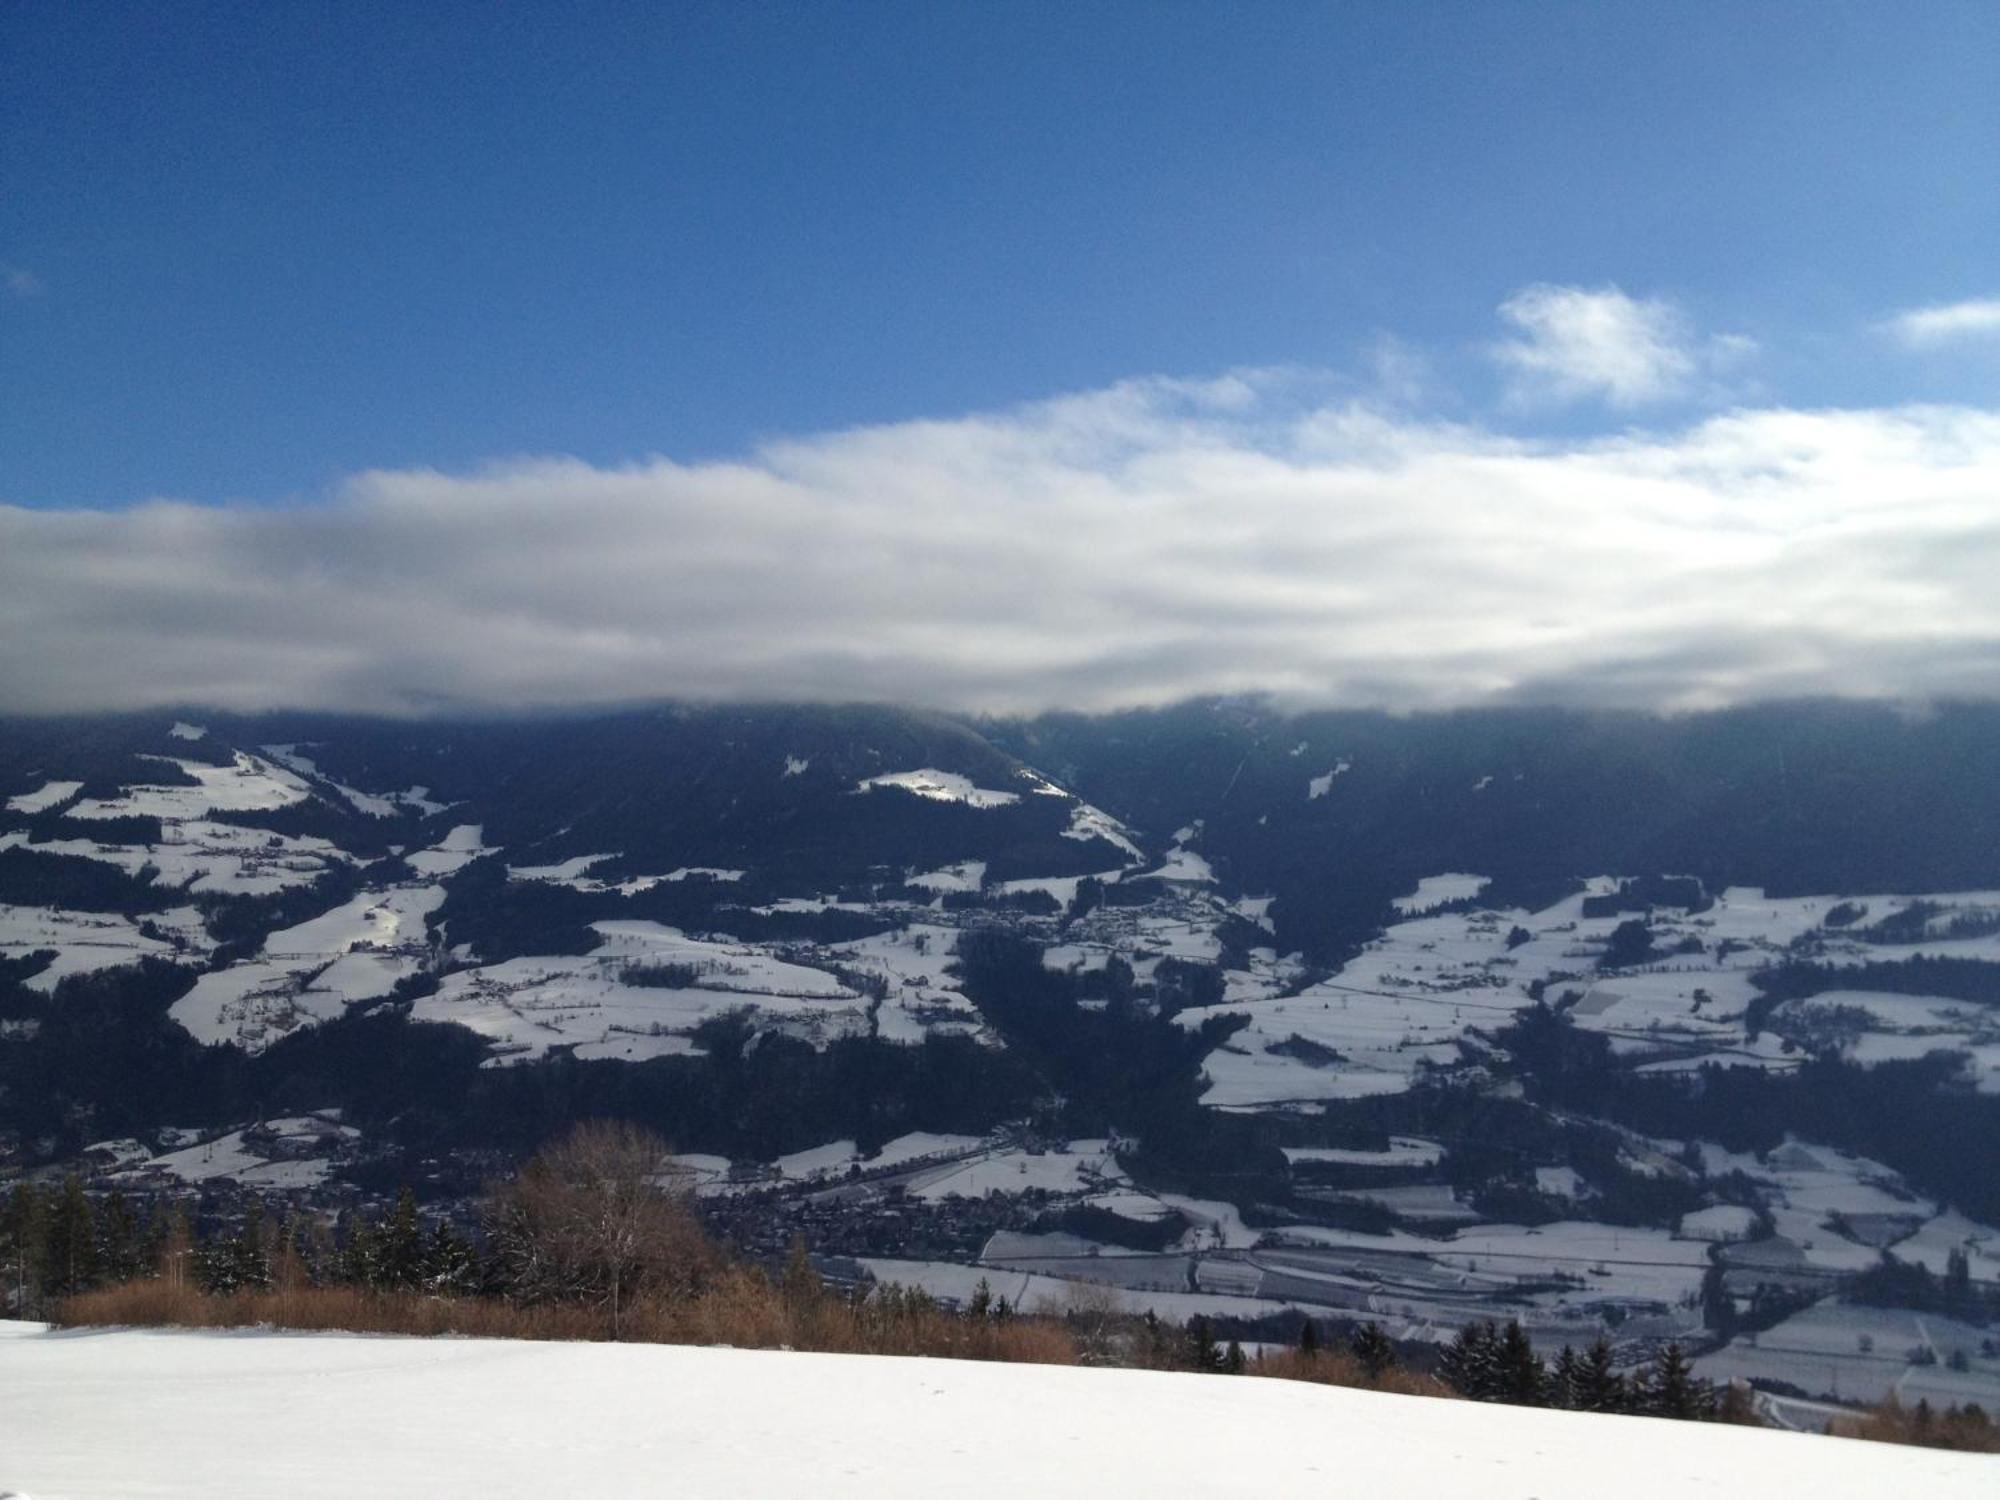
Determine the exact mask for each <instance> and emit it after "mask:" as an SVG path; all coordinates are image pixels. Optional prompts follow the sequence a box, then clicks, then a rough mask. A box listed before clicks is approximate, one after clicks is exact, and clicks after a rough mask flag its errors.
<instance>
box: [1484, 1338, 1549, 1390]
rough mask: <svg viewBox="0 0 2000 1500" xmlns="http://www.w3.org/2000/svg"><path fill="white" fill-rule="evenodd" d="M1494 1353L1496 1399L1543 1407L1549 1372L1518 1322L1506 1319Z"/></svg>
mask: <svg viewBox="0 0 2000 1500" xmlns="http://www.w3.org/2000/svg"><path fill="white" fill-rule="evenodd" d="M1495 1352H1496V1355H1497V1363H1498V1366H1499V1369H1498V1372H1497V1373H1498V1387H1499V1390H1498V1394H1499V1399H1501V1400H1502V1401H1511V1402H1512V1403H1514V1404H1515V1405H1516V1406H1541V1405H1543V1404H1544V1403H1545V1402H1546V1401H1547V1400H1548V1383H1549V1381H1548V1371H1547V1370H1546V1369H1544V1368H1543V1366H1542V1360H1541V1356H1540V1355H1538V1354H1536V1353H1535V1349H1534V1345H1532V1344H1530V1343H1529V1342H1528V1336H1527V1334H1526V1333H1524V1332H1522V1330H1521V1325H1520V1323H1519V1322H1518V1321H1516V1320H1514V1319H1512V1318H1510V1319H1508V1320H1507V1327H1506V1328H1505V1330H1503V1331H1502V1333H1501V1335H1500V1342H1499V1346H1498V1348H1497V1350H1496V1351H1495Z"/></svg>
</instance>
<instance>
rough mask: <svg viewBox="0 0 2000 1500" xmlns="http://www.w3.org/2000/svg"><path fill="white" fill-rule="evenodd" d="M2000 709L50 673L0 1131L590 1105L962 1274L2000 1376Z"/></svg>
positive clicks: (389, 1171)
mask: <svg viewBox="0 0 2000 1500" xmlns="http://www.w3.org/2000/svg"><path fill="white" fill-rule="evenodd" d="M1995 763H2000V713H1996V712H1994V711H1992V710H1987V709H1973V708H1966V709H1946V710H1940V711H1938V712H1937V713H1934V714H1932V715H1929V716H1927V717H1913V716H1908V715H1898V714H1895V713H1891V712H1889V711H1886V710H1878V709H1872V708H1858V707H1842V706H1830V705H1797V706H1792V707H1789V708H1768V709H1758V710H1747V711H1742V712H1738V713H1731V714H1720V715H1712V716H1695V717H1690V718H1686V719H1675V720H1660V719H1650V718H1643V717H1638V716H1618V715H1587V714H1573V713H1571V714H1557V713H1541V712H1526V711H1524V712H1520V713H1508V714H1465V715H1449V716H1439V717H1433V718H1424V717H1417V718H1408V719H1397V718H1391V717H1388V716H1382V715H1363V714H1347V715H1338V714H1318V715H1305V716H1293V715H1284V714H1280V713H1277V712H1275V711H1272V710H1270V709H1268V708H1265V707H1262V706H1259V705H1254V704H1240V703H1203V704H1195V705H1188V706H1184V707H1181V708H1178V709H1173V710H1165V711H1160V712H1157V713H1148V714H1131V715H1120V716H1113V717H1108V718H1097V719H1084V718H1076V717H1070V716H1057V717H1051V718H1048V719H1041V720H1035V721H1026V722H969V721H959V720H952V719H949V718H944V717H940V716H936V715H928V714H918V713H909V712H904V711H899V710H889V709H877V708H842V709H829V708H791V707H770V708H737V709H681V708H673V709H660V710H647V711H635V712H632V713H627V714H618V715H605V716H597V717H591V718H581V719H536V720H512V721H506V722H494V723H483V724H472V723H408V722H385V721H369V720H331V719H308V718H301V717H296V716H285V717H273V718H267V719H254V720H244V719H233V718H228V717H224V716H218V715H208V714H202V713H198V712H195V711H192V710H188V711H183V712H182V713H181V714H179V715H175V716H159V717H155V718H131V719H104V720H88V721H14V722H11V723H8V724H6V725H4V726H0V1172H9V1173H17V1172H21V1171H24V1170H29V1169H38V1168H44V1167H48V1166H52V1165H58V1164H65V1165H73V1164H78V1163H81V1164H83V1165H84V1166H85V1168H86V1169H87V1171H88V1172H89V1173H90V1174H91V1180H92V1182H93V1184H94V1185H95V1186H96V1187H97V1188H99V1189H100V1190H108V1189H109V1188H111V1187H114V1186H115V1187H119V1188H121V1189H124V1190H126V1191H130V1192H199V1193H202V1194H204V1195H206V1200H205V1201H207V1202H208V1203H209V1204H211V1205H212V1207H213V1208H214V1210H215V1211H217V1212H223V1211H226V1210H227V1209H228V1207H229V1206H230V1205H231V1203H232V1202H233V1201H234V1196H233V1195H239V1194H241V1193H244V1192H251V1191H255V1192H260V1193H287V1194H292V1195H295V1196H299V1197H303V1198H306V1199H309V1200H311V1201H313V1202H315V1203H317V1204H318V1205H320V1206H321V1207H337V1206H340V1205H342V1204H344V1203H348V1202H353V1201H356V1200H362V1199H367V1198H369V1197H372V1196H375V1195H379V1194H381V1193H383V1192H385V1191H393V1189H394V1188H395V1187H396V1186H398V1185H399V1184H400V1183H402V1182H405V1181H410V1182H415V1183H418V1184H420V1185H421V1186H422V1187H423V1189H424V1191H425V1194H426V1196H427V1197H429V1198H431V1199H433V1200H435V1201H438V1202H440V1203H443V1204H446V1205H449V1204H450V1203H452V1202H453V1201H455V1200H459V1199H462V1198H463V1196H464V1195H465V1194H467V1193H469V1192H470V1191H472V1190H473V1189H475V1188H476V1186H477V1184H478V1183H479V1181H481V1180H482V1178H483V1177H484V1176H485V1175H486V1174H487V1173H489V1172H490V1171H491V1170H492V1167H493V1164H494V1162H495V1161H496V1160H504V1159H505V1158H506V1157H508V1156H515V1155H518V1154H520V1153H522V1152H524V1151H526V1150H529V1149H531V1148H533V1147H534V1146H536V1145H538V1144H539V1143H540V1142H541V1140H542V1139H544V1138H545V1137H546V1136H547V1134H548V1133H549V1132H551V1131H553V1130H555V1129H558V1128H560V1127H561V1126H562V1125H563V1124H564V1123H567V1122H568V1121H571V1120H574V1119H577V1118H582V1117H585V1116H588V1115H592V1114H615V1115H622V1116H626V1117H631V1118H637V1119H641V1120H643V1121H644V1122H646V1123H648V1124H650V1125H652V1126H653V1127H655V1128H656V1129H658V1130H660V1131H662V1132H663V1133H664V1134H666V1135H667V1136H668V1138H669V1139H671V1140H672V1141H673V1142H674V1143H675V1144H676V1145H677V1146H679V1147H680V1148H681V1149H682V1150H684V1151H686V1152H688V1153H690V1155H691V1158H692V1160H693V1161H694V1163H695V1164H696V1165H697V1167H698V1169H699V1171H700V1173H701V1176H702V1177H703V1180H704V1186H703V1193H704V1201H705V1203H706V1205H707V1207H708V1210H709V1212H710V1213H711V1215H712V1216H714V1217H715V1218H716V1219H717V1220H718V1221H719V1222H723V1223H725V1224H727V1226H728V1227H729V1228H730V1230H731V1232H732V1233H734V1234H735V1235H736V1236H737V1237H738V1238H739V1239H741V1240H743V1241H744V1242H746V1243H748V1244H751V1245H753V1246H762V1247H764V1248H771V1249H775V1248H779V1247H782V1245H783V1244H784V1243H785V1242H786V1240H787V1239H788V1238H789V1237H790V1235H791V1234H792V1233H794V1232H810V1234H811V1235H812V1236H814V1238H815V1248H817V1249H819V1250H821V1251H822V1252H824V1253H826V1254H829V1255H837V1256H839V1257H842V1258H843V1264H844V1266H845V1268H846V1270H847V1272H848V1273H849V1274H852V1275H855V1276H867V1275H874V1276H876V1277H878V1278H881V1279H885V1280H886V1279H895V1280H901V1281H906V1282H911V1283H915V1284H919V1285H923V1286H926V1287H928V1288H929V1289H931V1290H932V1291H934V1292H936V1293H937V1294H939V1295H941V1296H945V1297H960V1296H964V1295H969V1293H970V1290H971V1288H972V1286H973V1285H975V1284H976V1283H977V1282H978V1281H979V1280H981V1279H986V1280H988V1281H989V1282H991V1284H992V1285H993V1286H995V1287H996V1288H997V1289H999V1290H1000V1291H1001V1292H1002V1293H1003V1294H1004V1295H1008V1296H1010V1297H1011V1298H1013V1299H1014V1300H1016V1301H1019V1300H1021V1299H1022V1298H1023V1297H1026V1298H1029V1299H1032V1298H1033V1297H1035V1296H1038V1295H1042V1294H1045V1293H1046V1294H1053V1295H1062V1294H1065V1293H1066V1292H1067V1291H1068V1290H1069V1289H1071V1288H1073V1287H1074V1286H1075V1285H1076V1284H1078V1283H1085V1284H1091V1285H1097V1286H1103V1285H1107V1284H1108V1285H1110V1286H1112V1287H1115V1288H1117V1289H1118V1292H1119V1295H1120V1296H1121V1297H1123V1298H1124V1299H1126V1301H1127V1303H1128V1304H1129V1305H1131V1306H1133V1307H1134V1308H1138V1307H1142V1306H1145V1307H1153V1308H1155V1309H1156V1310H1158V1311H1160V1312H1161V1313H1162V1315H1163V1316H1185V1315H1187V1314H1188V1313H1190V1312H1192V1311H1202V1312H1205V1313H1208V1314H1210V1315H1212V1316H1216V1317H1221V1318H1225V1319H1230V1320H1232V1321H1233V1323H1234V1324H1235V1325H1237V1326H1240V1327H1241V1329H1242V1330H1243V1332H1244V1334H1245V1336H1246V1337H1254V1336H1276V1337H1288V1336H1290V1332H1291V1331H1294V1330H1295V1329H1296V1325H1297V1323H1298V1320H1299V1319H1300V1318H1301V1317H1305V1316H1310V1317H1315V1318H1333V1319H1341V1318H1348V1319H1353V1318H1360V1317H1367V1318H1371V1319H1375V1320H1378V1321H1381V1322H1382V1323H1384V1325H1385V1326H1387V1327H1389V1328H1390V1329H1391V1331H1392V1332H1393V1333H1394V1334H1396V1335H1397V1336H1398V1337H1401V1338H1404V1339H1406V1340H1414V1341H1425V1340H1431V1341H1436V1340H1441V1339H1445V1338H1449V1337H1450V1336H1451V1334H1452V1332H1453V1331H1454V1330H1455V1329H1456V1328H1458V1327H1460V1326H1462V1325H1463V1324H1464V1323H1466V1322H1467V1321H1469V1320H1472V1319H1474V1318H1479V1317H1485V1316H1492V1315H1495V1314H1499V1315H1502V1316H1509V1317H1515V1318H1518V1319H1519V1320H1520V1321H1521V1322H1522V1323H1523V1325H1524V1327H1526V1329H1527V1331H1528V1333H1529V1335H1530V1337H1531V1338H1532V1339H1534V1340H1535V1342H1536V1343H1537V1344H1538V1345H1540V1346H1541V1347H1543V1348H1544V1349H1545V1350H1550V1351H1553V1350H1554V1349H1555V1348H1557V1347H1559V1346H1560V1345H1561V1344H1563V1343H1565V1342H1568V1343H1575V1344H1579V1345H1581V1344H1584V1343H1588V1342H1589V1341H1591V1340H1592V1339H1593V1338H1595V1337H1596V1336H1598V1335H1599V1334H1606V1335H1609V1336H1611V1337H1613V1338H1614V1339H1615V1340H1617V1341H1618V1342H1619V1343H1620V1345H1621V1347H1623V1348H1624V1349H1625V1350H1626V1351H1627V1353H1628V1355H1629V1357H1631V1358H1633V1359H1637V1358H1641V1357H1643V1356H1644V1355H1645V1353H1646V1352H1647V1351H1648V1350H1650V1349H1652V1348H1655V1347H1657V1346H1658V1345H1659V1344H1660V1343H1662V1342H1664V1341H1666V1340H1670V1339H1672V1340H1679V1341H1682V1342H1684V1343H1687V1344H1689V1345H1692V1346H1694V1347H1695V1348H1696V1349H1697V1350H1698V1352H1700V1353H1701V1355H1702V1361H1703V1363H1702V1368H1703V1370H1704V1372H1705V1373H1709V1374H1712V1375H1717V1376H1726V1375H1732V1374H1741V1375H1749V1376H1755V1377H1756V1378H1758V1379H1759V1380H1761V1381H1763V1382H1764V1383H1765V1385H1766V1386H1767V1387H1768V1388H1769V1390H1770V1392H1771V1393H1772V1399H1773V1400H1778V1399H1785V1398H1787V1397H1789V1398H1790V1399H1808V1398H1815V1397H1820V1396H1826V1395H1839V1396H1840V1397H1842V1398H1843V1399H1864V1400H1865V1399H1873V1398H1874V1397H1877V1396H1880V1395H1882V1394H1885V1393H1887V1392H1889V1391H1892V1390H1893V1391H1896V1392H1899V1393H1901V1394H1903V1395H1905V1396H1906V1397H1908V1398H1910V1399H1915V1398H1916V1397H1918V1396H1925V1397H1928V1398H1929V1399H1931V1400H1932V1401H1934V1402H1936V1403H1939V1404H1945V1403H1950V1402H1961V1401H1965V1400H1978V1401H1981V1402H1982V1403H1984V1404H1986V1405H1988V1406H1991V1405H1992V1404H1993V1403H1994V1401H1995V1399H1996V1396H2000V1353H1996V1352H1995V1347H1996V1346H1995V1344H1994V1341H1993V1338H1992V1335H1991V1333H1990V1331H1989V1330H1988V1329H1987V1328H1986V1327H1985V1326H1983V1325H1984V1324H1985V1322H1986V1321H1987V1320H1988V1319H1989V1317H1990V1316H1992V1314H1991V1312H1990V1308H1991V1307H1992V1305H1993V1303H1994V1299H1995V1298H1996V1297H2000V1235H1996V1233H1995V1231H1994V1230H1993V1229H1992V1228H1990V1227H1988V1226H1991V1225H1993V1224H1995V1223H1996V1222H2000V1003H1996V1002H2000V783H1996V782H1995V781H1994V780H1993V778H1992V777H1991V776H1990V775H1989V774H1987V773H1988V770H1989V768H1990V766H1991V765H1993V764H1995ZM836 1180H837V1181H838V1183H839V1184H840V1185H841V1186H842V1192H841V1193H839V1194H837V1195H829V1194H827V1193H826V1191H825V1190H826V1189H827V1188H828V1187H829V1186H832V1185H835V1183H836ZM1911 1268H1920V1269H1918V1270H1912V1269H1911ZM1954 1268H1958V1269H1957V1270H1955V1269H1954ZM1954 1274H1955V1275H1958V1276H1959V1277H1960V1278H1961V1281H1960V1282H1958V1283H1953V1285H1954V1286H1955V1287H1957V1288H1958V1289H1957V1290H1954V1291H1953V1292H1952V1293H1951V1294H1950V1297H1949V1298H1947V1297H1946V1294H1945V1293H1944V1292H1943V1291H1941V1290H1939V1289H1938V1288H1939V1287H1941V1286H1943V1285H1944V1284H1945V1283H1946V1282H1948V1281H1950V1278H1951V1277H1952V1276H1953V1275H1954ZM1923 1276H1929V1277H1930V1278H1932V1283H1934V1285H1932V1290H1931V1291H1929V1292H1926V1291H1924V1290H1923V1285H1924V1283H1922V1277H1923ZM1912 1277H1915V1278H1916V1280H1915V1281H1913V1280H1912ZM1913 1288H1914V1289H1913ZM1913 1350H1921V1351H1923V1355H1922V1357H1918V1356H1916V1355H1913V1354H1912V1352H1911V1351H1913Z"/></svg>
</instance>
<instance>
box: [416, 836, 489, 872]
mask: <svg viewBox="0 0 2000 1500" xmlns="http://www.w3.org/2000/svg"><path fill="white" fill-rule="evenodd" d="M484 833H485V828H484V827H483V825H481V824H478V823H461V824H459V825H458V826H457V827H456V828H454V829H452V831H451V832H450V833H448V834H446V835H445V836H444V837H443V838H442V839H440V840H438V842H437V843H435V844H433V845H432V846H431V847H430V848H428V849H421V850H419V851H418V852H417V853H415V854H412V855H408V856H407V857H405V859H404V860H403V863H404V864H406V865H408V866H409V867H410V868H411V869H412V870H415V871H416V872H417V873H418V874H419V875H455V874H457V873H458V871H460V870H462V869H464V868H465V867H466V866H467V865H469V864H471V863H472V862H473V861H474V860H475V859H479V858H482V857H483V856H485V855H488V854H495V853H498V852H499V851H498V850H495V849H488V848H487V847H486V846H485V845H484V844H482V843H481V842H480V838H481V836H482V835H483V834H484Z"/></svg>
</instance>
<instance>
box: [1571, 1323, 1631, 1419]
mask: <svg viewBox="0 0 2000 1500" xmlns="http://www.w3.org/2000/svg"><path fill="white" fill-rule="evenodd" d="M1572 1380H1573V1383H1572V1385H1571V1393H1570V1398H1569V1405H1570V1406H1571V1407H1572V1408H1573V1409H1575V1410H1577V1411H1612V1412H1616V1411H1627V1410H1629V1409H1630V1400H1629V1396H1628V1393H1627V1390H1626V1386H1625V1377H1624V1376H1623V1375H1620V1374H1619V1373H1618V1371H1617V1370H1616V1369H1615V1368H1614V1367H1613V1366H1612V1363H1611V1345H1610V1344H1609V1343H1608V1342H1607V1341H1606V1340H1605V1339H1604V1338H1602V1337H1601V1336H1600V1337H1599V1338H1598V1339H1597V1340H1596V1341H1595V1342H1594V1343H1592V1344H1591V1346H1590V1347H1589V1348H1588V1349H1586V1350H1584V1351H1583V1355H1582V1357H1581V1358H1580V1359H1578V1360H1577V1362H1576V1373H1575V1375H1574V1376H1573V1377H1572Z"/></svg>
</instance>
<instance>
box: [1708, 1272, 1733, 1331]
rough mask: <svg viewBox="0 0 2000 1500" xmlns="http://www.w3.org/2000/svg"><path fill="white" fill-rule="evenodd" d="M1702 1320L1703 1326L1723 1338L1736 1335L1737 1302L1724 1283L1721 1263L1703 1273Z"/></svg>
mask: <svg viewBox="0 0 2000 1500" xmlns="http://www.w3.org/2000/svg"><path fill="white" fill-rule="evenodd" d="M1701 1321H1702V1326H1703V1327H1705V1328H1708V1329H1711V1330H1713V1331H1714V1332H1715V1333H1716V1334H1718V1335H1719V1336H1721V1337H1722V1338H1723V1339H1729V1338H1732V1337H1734V1336H1735V1333H1736V1303H1735V1302H1734V1301H1733V1300H1732V1299H1731V1298H1730V1295H1729V1292H1728V1289H1727V1288H1726V1287H1725V1286H1724V1284H1723V1270H1722V1267H1721V1265H1720V1264H1715V1265H1711V1266H1710V1267H1709V1268H1708V1269H1707V1270H1706V1271H1704V1272H1703V1273H1702V1277H1701Z"/></svg>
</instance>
